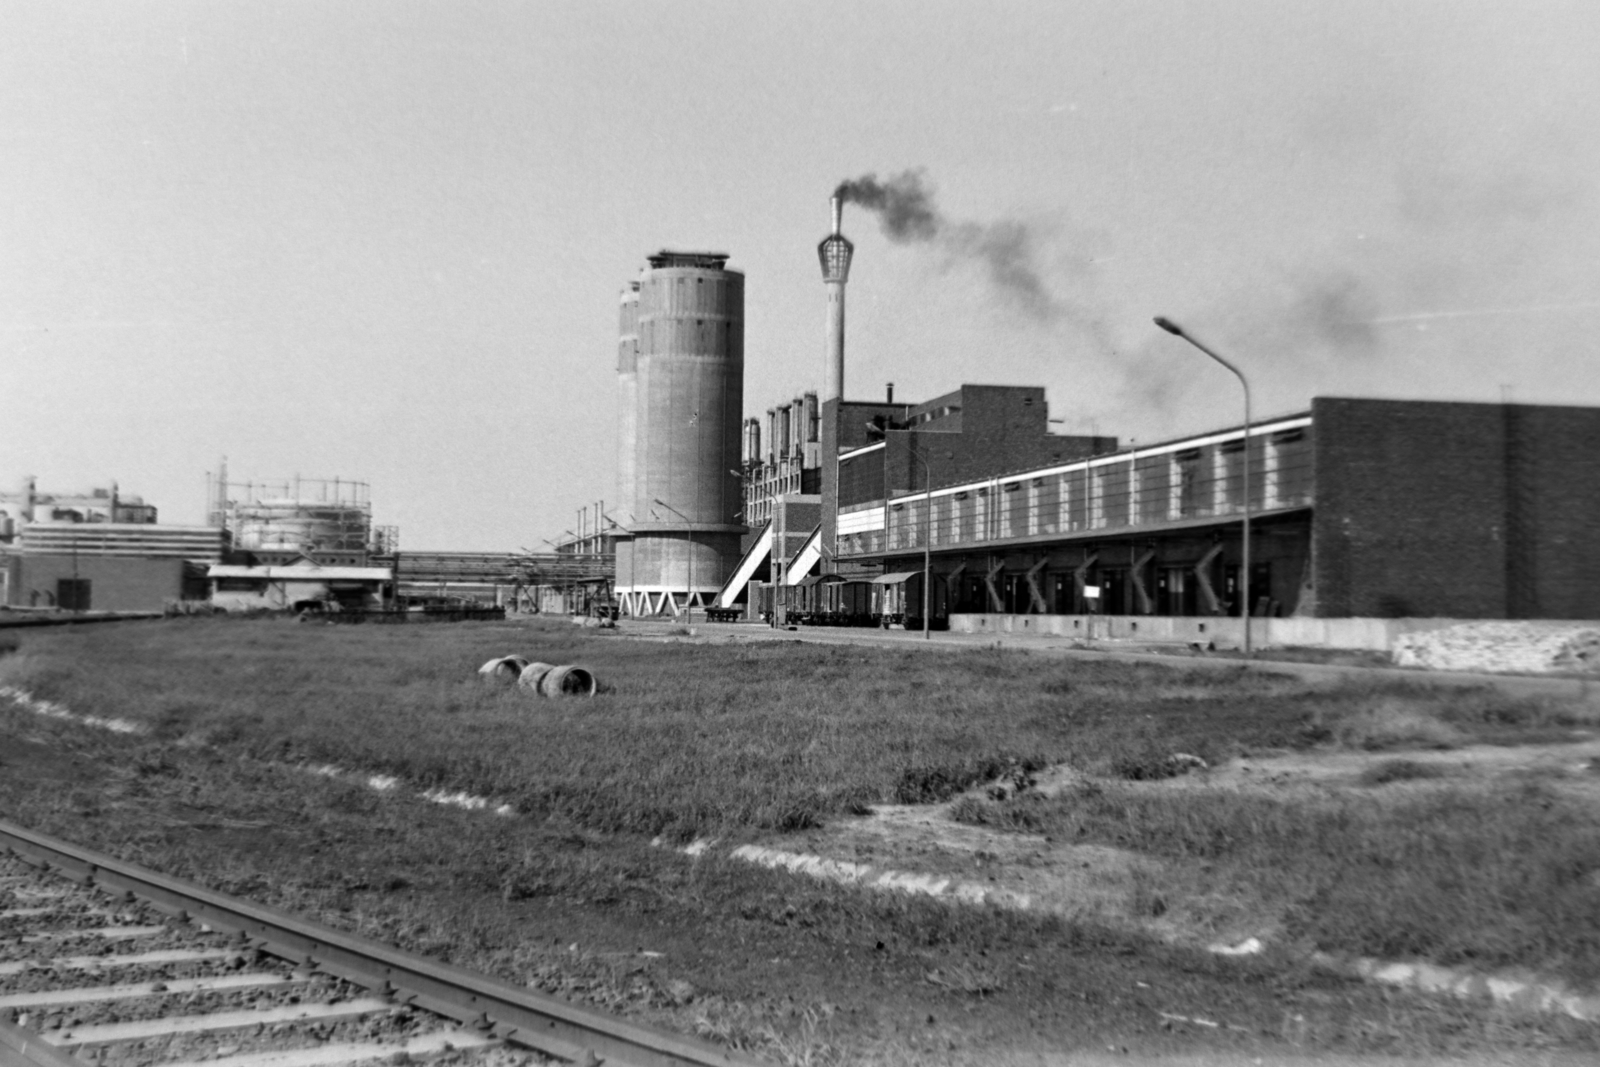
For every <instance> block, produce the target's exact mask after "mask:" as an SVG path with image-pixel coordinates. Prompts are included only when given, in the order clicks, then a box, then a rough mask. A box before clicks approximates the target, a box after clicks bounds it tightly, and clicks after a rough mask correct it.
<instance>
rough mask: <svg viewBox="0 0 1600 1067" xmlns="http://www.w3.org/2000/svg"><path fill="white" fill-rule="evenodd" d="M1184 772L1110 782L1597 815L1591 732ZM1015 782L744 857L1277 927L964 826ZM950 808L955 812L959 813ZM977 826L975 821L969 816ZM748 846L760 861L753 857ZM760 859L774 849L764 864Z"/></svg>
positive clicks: (1061, 791)
mask: <svg viewBox="0 0 1600 1067" xmlns="http://www.w3.org/2000/svg"><path fill="white" fill-rule="evenodd" d="M1180 766H1181V767H1182V769H1183V770H1184V771H1187V772H1188V773H1180V774H1176V775H1174V776H1172V777H1167V778H1161V779H1159V780H1142V781H1130V782H1123V783H1120V787H1121V788H1125V789H1131V790H1138V791H1149V792H1161V791H1169V792H1170V791H1212V792H1218V791H1231V792H1253V793H1261V792H1266V793H1268V794H1270V795H1275V796H1282V797H1285V798H1287V797H1290V796H1293V795H1295V794H1296V793H1297V792H1304V791H1322V792H1327V791H1340V790H1361V791H1368V792H1370V791H1372V790H1377V789H1385V790H1394V791H1397V792H1396V795H1400V792H1402V791H1403V792H1415V791H1419V790H1427V789H1437V788H1446V787H1458V786H1459V785H1460V784H1461V783H1462V782H1463V781H1467V782H1473V783H1483V784H1485V785H1489V784H1492V783H1495V782H1497V781H1506V780H1510V781H1513V782H1518V781H1528V782H1538V783H1540V784H1541V785H1543V786H1545V787H1547V788H1550V789H1552V790H1556V791H1559V792H1561V793H1563V794H1566V795H1570V796H1572V797H1574V798H1578V799H1580V800H1582V801H1583V802H1585V803H1586V804H1592V805H1593V806H1594V808H1595V810H1596V811H1600V738H1595V737H1593V736H1592V735H1581V736H1580V737H1579V739H1577V740H1574V741H1572V742H1570V743H1565V744H1540V745H1518V746H1492V745H1473V746H1467V747H1463V748H1458V749H1452V750H1448V751H1407V752H1404V753H1396V752H1392V751H1391V752H1343V751H1322V752H1279V753H1270V754H1260V755H1252V756H1249V757H1242V758H1236V759H1232V760H1229V761H1227V762H1225V763H1223V764H1221V765H1219V766H1216V767H1205V766H1203V765H1201V764H1200V763H1199V761H1198V760H1194V758H1193V757H1189V758H1188V759H1185V760H1182V761H1180ZM1016 788H1017V786H1016V783H1014V782H1004V783H1000V784H998V785H997V784H996V783H983V784H981V785H978V786H975V787H973V788H971V789H969V790H967V791H966V792H965V793H963V794H961V795H959V796H958V797H956V798H954V799H952V800H949V801H947V802H945V803H941V804H927V805H882V806H876V807H873V808H871V809H870V813H869V814H867V815H864V816H859V817H854V818H848V819H838V820H834V821H833V822H831V823H830V824H829V825H828V826H826V827H824V828H822V829H819V830H815V831H812V832H810V833H807V834H804V835H792V834H791V835H785V836H784V837H781V838H771V839H768V840H767V841H765V842H764V843H763V847H769V848H770V850H771V851H770V852H762V851H761V848H760V847H758V848H756V849H754V850H752V849H750V848H746V849H745V850H743V852H744V858H749V859H757V861H758V862H764V863H766V865H768V866H779V867H785V868H787V869H790V870H794V871H801V872H804V873H809V874H812V875H813V876H816V877H820V878H824V879H828V880H833V881H853V882H858V883H862V884H868V885H876V886H879V887H881V888H887V889H901V890H907V891H912V892H921V893H928V894H930V895H934V896H940V897H944V898H946V899H950V900H953V901H960V902H965V903H968V904H974V905H986V906H987V905H999V906H1001V907H1010V908H1018V909H1022V910H1029V911H1037V912H1042V913H1049V914H1055V915H1059V916H1062V917H1063V918H1067V919H1071V920H1077V921H1084V920H1087V921H1091V922H1097V923H1104V924H1107V925H1110V926H1113V927H1116V928H1121V929H1127V930H1133V931H1137V932H1139V933H1142V934H1147V935H1154V936H1156V937H1158V938H1160V939H1161V940H1163V941H1166V942H1168V943H1170V944H1174V945H1181V946H1189V947H1198V946H1204V947H1208V948H1211V949H1212V950H1214V951H1215V950H1219V949H1224V948H1228V947H1231V946H1236V945H1238V944H1241V943H1244V942H1247V941H1248V940H1249V939H1250V938H1259V939H1262V940H1263V941H1265V942H1266V943H1271V942H1272V941H1273V940H1274V939H1275V938H1276V936H1277V935H1278V933H1279V930H1278V925H1279V924H1278V921H1277V919H1276V918H1275V917H1274V916H1273V915H1272V914H1271V910H1270V909H1268V908H1266V907H1264V906H1263V905H1261V904H1259V903H1257V902H1252V901H1249V900H1245V899H1223V898H1221V897H1215V896H1214V897H1211V898H1209V899H1204V900H1186V899H1184V889H1183V887H1184V886H1187V885H1193V884H1194V883H1195V882H1196V881H1197V879H1196V877H1195V875H1196V873H1197V872H1198V871H1199V870H1201V869H1202V868H1203V867H1204V865H1203V864H1200V863H1188V862H1180V861H1175V860H1171V859H1160V858H1157V857H1153V856H1149V855H1144V854H1142V853H1140V852H1137V851H1133V850H1130V849H1125V848H1116V847H1111V846H1108V845H1104V844H1084V843H1077V842H1071V841H1061V840H1055V839H1052V838H1051V837H1050V836H1047V835H1044V834H1029V833H1019V832H1017V831H1016V830H1015V829H1010V828H991V827H989V826H985V825H973V824H972V822H973V821H972V819H971V818H970V817H969V818H966V819H965V820H962V819H961V818H960V816H961V815H963V814H965V815H967V816H970V815H971V813H972V812H971V808H972V806H974V805H976V806H979V807H982V806H984V805H994V804H996V803H998V802H1003V801H1004V800H1005V799H1007V798H1009V797H1011V796H1015V795H1016ZM1095 788H1096V785H1095V779H1093V778H1092V777H1089V776H1086V775H1085V774H1083V773H1082V772H1080V771H1078V770H1076V769H1074V768H1072V767H1068V766H1064V765H1058V766H1054V767H1050V768H1047V769H1045V770H1043V771H1040V772H1038V773H1037V774H1035V775H1034V776H1032V778H1031V780H1029V781H1028V782H1027V783H1026V784H1025V785H1023V786H1022V791H1023V792H1024V793H1033V794H1036V795H1038V796H1042V797H1061V796H1064V795H1066V796H1070V795H1071V794H1072V793H1073V791H1075V790H1092V789H1095ZM963 806H966V809H967V810H966V811H965V812H963V810H962V809H963ZM979 821H981V820H979ZM758 854H759V856H760V857H761V858H758ZM773 857H781V859H778V860H774V859H773Z"/></svg>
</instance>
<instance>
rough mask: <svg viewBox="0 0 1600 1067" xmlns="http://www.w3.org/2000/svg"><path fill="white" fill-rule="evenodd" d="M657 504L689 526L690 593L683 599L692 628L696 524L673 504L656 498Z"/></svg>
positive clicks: (685, 613)
mask: <svg viewBox="0 0 1600 1067" xmlns="http://www.w3.org/2000/svg"><path fill="white" fill-rule="evenodd" d="M655 502H656V503H657V504H660V505H661V506H662V507H664V508H666V509H667V510H668V511H670V512H672V513H673V514H674V515H676V516H678V518H680V519H682V520H683V521H684V522H685V523H687V524H688V528H687V531H686V532H687V533H688V535H689V592H688V594H687V595H685V596H684V598H683V612H684V617H685V621H687V622H688V624H689V625H690V626H693V625H694V522H693V520H691V519H690V518H689V516H687V515H685V514H684V513H683V512H681V511H679V510H678V509H677V508H675V507H673V506H672V505H671V504H669V503H667V502H666V501H665V500H662V499H661V498H660V497H656V498H655Z"/></svg>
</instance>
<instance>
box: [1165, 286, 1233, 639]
mask: <svg viewBox="0 0 1600 1067" xmlns="http://www.w3.org/2000/svg"><path fill="white" fill-rule="evenodd" d="M1155 323H1156V325H1157V326H1159V327H1161V328H1162V329H1163V330H1166V331H1167V332H1168V333H1170V334H1172V336H1174V337H1181V338H1183V339H1184V340H1185V341H1188V342H1189V343H1190V344H1192V345H1194V346H1195V347H1196V348H1198V349H1199V350H1200V351H1202V352H1204V353H1205V354H1206V355H1208V356H1210V357H1211V358H1212V359H1214V360H1216V361H1217V362H1218V363H1220V364H1222V365H1223V366H1224V367H1226V368H1228V370H1230V371H1232V372H1233V376H1234V377H1235V378H1238V379H1239V384H1240V385H1241V386H1243V387H1244V458H1243V461H1242V463H1241V466H1242V467H1243V468H1244V565H1243V567H1241V568H1240V570H1241V574H1240V577H1239V597H1240V599H1241V600H1242V601H1243V602H1244V607H1243V615H1244V651H1245V655H1249V654H1250V383H1249V382H1247V381H1246V380H1245V377H1244V374H1243V373H1241V372H1240V370H1239V368H1238V367H1235V366H1234V365H1233V364H1232V363H1229V362H1228V361H1227V360H1225V359H1223V358H1222V357H1221V356H1219V355H1217V353H1215V352H1213V351H1211V349H1209V348H1207V347H1206V346H1205V345H1203V344H1201V343H1200V342H1199V341H1197V340H1195V339H1194V338H1193V337H1191V336H1190V335H1189V334H1187V333H1185V332H1184V330H1183V327H1182V326H1179V325H1178V324H1177V323H1175V322H1173V321H1172V320H1171V319H1167V318H1162V317H1161V316H1160V315H1157V316H1156V318H1155Z"/></svg>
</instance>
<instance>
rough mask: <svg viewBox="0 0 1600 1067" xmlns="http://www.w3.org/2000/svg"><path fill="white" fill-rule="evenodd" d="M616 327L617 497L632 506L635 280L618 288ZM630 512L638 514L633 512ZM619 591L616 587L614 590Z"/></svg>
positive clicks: (635, 417)
mask: <svg viewBox="0 0 1600 1067" xmlns="http://www.w3.org/2000/svg"><path fill="white" fill-rule="evenodd" d="M618 310H619V314H618V319H619V322H618V328H617V335H618V336H617V499H618V500H620V501H622V502H623V507H624V508H626V509H629V510H630V511H631V509H632V503H631V502H632V501H633V499H634V489H635V486H634V459H635V457H634V449H635V447H636V446H637V443H638V440H637V438H638V429H637V427H638V417H639V413H638V403H639V283H638V282H631V283H629V285H628V287H627V288H626V289H624V290H623V291H622V298H621V302H620V307H619V309H618ZM633 514H638V513H637V512H633ZM618 591H619V592H620V591H621V590H620V589H619V590H618Z"/></svg>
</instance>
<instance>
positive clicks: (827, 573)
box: [717, 199, 1600, 643]
mask: <svg viewBox="0 0 1600 1067" xmlns="http://www.w3.org/2000/svg"><path fill="white" fill-rule="evenodd" d="M840 208H841V204H840V202H839V201H838V200H837V199H835V201H834V203H833V228H832V232H831V233H830V234H829V235H828V236H827V237H826V238H824V240H823V242H822V243H821V245H820V246H819V247H818V256H819V259H820V261H821V265H822V274H823V283H824V287H825V289H826V291H827V311H826V319H825V324H826V325H825V330H824V338H825V343H824V362H823V368H822V370H823V375H822V377H823V381H824V388H823V395H822V398H821V402H820V404H819V403H818V400H817V396H816V394H813V393H807V394H805V395H804V396H803V397H802V398H800V399H796V400H794V401H793V402H791V403H788V404H785V405H783V406H781V407H777V408H773V409H769V410H768V412H767V420H766V439H767V448H766V449H765V450H763V448H762V423H761V420H760V419H759V418H748V419H746V420H745V425H744V435H743V438H744V453H743V464H742V468H741V469H742V471H743V474H744V478H743V490H744V514H745V516H746V517H747V521H749V522H750V532H749V534H748V535H747V536H746V538H745V539H744V543H743V544H744V549H745V552H744V557H743V559H741V561H740V562H739V564H738V566H737V567H736V568H735V569H734V571H733V573H732V576H731V577H730V579H729V580H728V582H727V583H726V584H725V585H724V586H723V588H722V590H721V593H720V594H719V597H718V600H717V605H718V607H719V608H722V609H724V610H726V611H728V612H730V613H731V612H732V611H733V610H734V609H735V608H736V607H742V608H743V610H744V612H745V614H747V615H751V616H755V615H760V616H762V617H765V618H767V619H769V620H771V621H773V622H775V623H778V624H783V623H787V622H790V621H811V622H834V623H863V622H874V623H880V624H883V623H892V624H899V625H906V626H909V627H920V626H922V624H923V621H922V615H923V604H924V598H926V603H927V604H928V609H929V610H928V613H929V614H930V615H931V616H932V620H931V621H932V623H933V624H934V625H937V626H945V625H951V626H957V627H961V628H968V629H971V628H979V629H982V628H993V629H1018V630H1023V629H1027V630H1034V631H1038V630H1044V631H1047V632H1063V633H1078V634H1081V635H1084V636H1113V635H1116V636H1124V635H1126V636H1131V635H1134V634H1140V635H1145V634H1152V633H1153V634H1157V635H1159V636H1180V637H1187V638H1193V637H1197V636H1203V635H1207V634H1217V633H1226V632H1228V631H1229V630H1230V629H1232V630H1240V629H1242V624H1241V623H1237V622H1236V623H1227V622H1221V623H1213V624H1211V625H1210V626H1209V627H1208V626H1207V625H1206V624H1205V623H1204V622H1194V621H1190V622H1184V623H1180V622H1178V621H1176V620H1205V619H1214V620H1226V619H1229V618H1230V617H1232V618H1235V619H1238V618H1240V617H1242V616H1244V615H1245V614H1246V613H1247V612H1248V614H1249V615H1250V616H1251V617H1256V618H1267V619H1274V620H1291V619H1302V620H1304V619H1399V618H1418V619H1420V618H1456V619H1535V618H1542V619H1595V618H1600V557H1597V555H1596V553H1595V551H1594V546H1595V545H1596V544H1597V543H1600V409H1596V408H1577V407H1554V406H1532V405H1520V404H1471V403H1444V402H1432V401H1406V400H1374V399H1346V398H1336V397H1317V398H1315V399H1313V400H1312V402H1311V406H1310V409H1309V410H1307V411H1303V412H1300V413H1297V414H1293V415H1288V416H1282V417H1276V418H1272V419H1268V420H1265V421H1259V422H1256V423H1255V424H1254V425H1252V426H1251V427H1250V430H1249V435H1248V438H1249V439H1248V442H1247V441H1246V434H1245V428H1244V427H1243V426H1239V425H1234V426H1222V427H1218V428H1217V429H1215V430H1211V431H1208V432H1205V433H1200V434H1193V435H1189V436H1186V437H1181V438H1174V439H1172V440H1169V441H1164V442H1160V443H1156V444H1147V445H1140V446H1139V447H1137V448H1134V447H1126V448H1119V447H1118V443H1117V441H1116V439H1115V438H1111V437H1069V436H1057V435H1054V434H1051V433H1050V432H1049V417H1048V412H1047V409H1046V404H1045V396H1044V390H1043V389H1040V388H1030V387H1015V386H990V385H964V386H962V387H961V388H960V389H958V390H956V391H954V392H952V393H949V394H946V395H944V396H940V397H936V398H934V399H932V400H929V401H926V402H924V403H920V404H903V403H901V404H897V403H896V402H895V400H894V394H893V387H892V386H890V388H889V391H888V395H887V396H886V397H885V399H884V400H883V401H882V402H875V401H860V400H846V399H845V398H844V379H845V362H844V349H845V334H844V304H845V297H844V293H845V283H846V281H847V280H848V276H849V270H850V263H851V258H852V254H853V246H852V245H851V243H850V242H849V241H848V240H847V239H846V238H845V237H844V236H843V234H842V232H841V229H840V219H841V211H840ZM1247 465H1248V466H1247ZM1247 484H1248V486H1249V490H1248V491H1249V502H1248V509H1247V507H1246V502H1245V491H1246V490H1245V486H1246V485H1247ZM1247 510H1248V513H1249V516H1250V519H1251V524H1250V526H1251V535H1250V552H1249V554H1248V555H1249V571H1250V573H1249V574H1248V576H1245V575H1243V574H1242V573H1241V572H1242V568H1243V567H1244V566H1245V558H1246V553H1245V552H1244V538H1243V533H1244V525H1245V524H1244V519H1245V515H1246V512H1247ZM925 561H926V565H927V567H928V570H929V571H930V572H931V576H932V580H931V582H929V583H928V584H929V588H928V590H927V591H926V592H924V590H923V589H922V585H923V568H924V565H925ZM1246 577H1247V578H1248V580H1245V579H1246ZM1246 589H1248V591H1249V600H1250V603H1249V604H1248V605H1246V604H1245V603H1244V599H1245V597H1244V591H1245V590H1246ZM1156 618H1159V619H1165V620H1167V622H1166V623H1164V624H1152V622H1151V621H1150V620H1153V619H1156ZM1141 619H1143V620H1146V621H1145V622H1144V623H1143V624H1142V628H1141V623H1140V622H1139V620H1141ZM1277 629H1278V630H1280V631H1281V636H1284V637H1285V639H1290V640H1295V639H1300V640H1307V642H1308V643H1322V642H1321V639H1320V638H1318V637H1317V636H1316V634H1314V633H1313V629H1314V628H1307V627H1302V629H1303V630H1305V633H1299V632H1298V631H1296V630H1294V628H1293V627H1291V626H1288V625H1287V624H1284V625H1279V626H1278V627H1277ZM1307 635H1311V637H1310V638H1308V636H1307ZM1268 637H1269V640H1270V639H1271V634H1270V633H1269V634H1268ZM1322 637H1326V630H1324V631H1323V632H1322Z"/></svg>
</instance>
